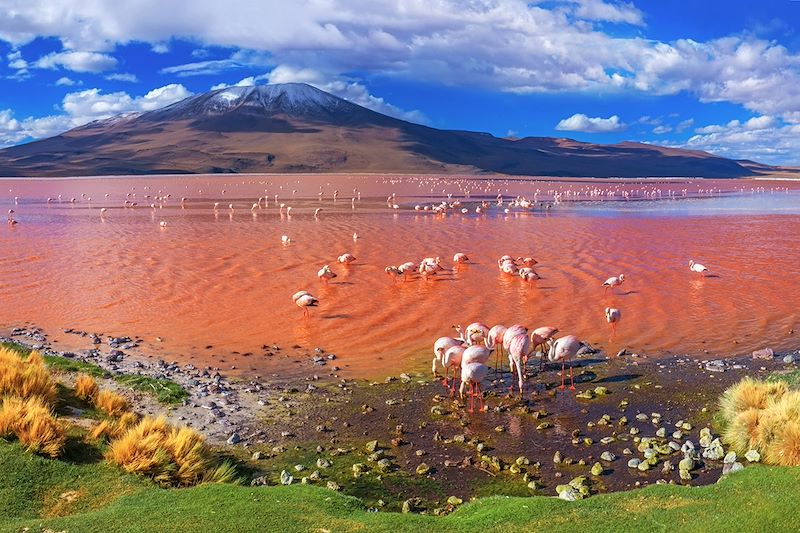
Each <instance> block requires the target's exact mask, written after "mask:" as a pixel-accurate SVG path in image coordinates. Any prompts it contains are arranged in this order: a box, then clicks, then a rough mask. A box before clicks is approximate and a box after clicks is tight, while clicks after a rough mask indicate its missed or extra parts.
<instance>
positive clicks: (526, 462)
mask: <svg viewBox="0 0 800 533" xmlns="http://www.w3.org/2000/svg"><path fill="white" fill-rule="evenodd" d="M514 462H515V463H517V465H518V466H522V465H529V464H531V461H530V459H528V458H527V457H525V456H521V457H517V460H516V461H514Z"/></svg>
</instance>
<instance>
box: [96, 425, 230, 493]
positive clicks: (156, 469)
mask: <svg viewBox="0 0 800 533" xmlns="http://www.w3.org/2000/svg"><path fill="white" fill-rule="evenodd" d="M106 458H107V459H108V460H109V461H110V462H112V463H114V464H116V465H119V466H120V467H121V468H122V469H123V470H125V471H126V472H130V473H136V474H140V475H144V476H147V477H150V478H152V479H154V480H155V481H156V482H157V483H159V484H161V485H165V486H184V487H185V486H190V485H196V484H198V483H204V482H227V481H231V480H234V478H235V470H234V469H233V467H232V466H230V465H227V466H226V465H225V464H222V465H218V464H217V463H218V461H217V460H216V458H215V456H214V454H213V452H212V451H211V449H210V448H209V447H208V446H207V445H206V444H205V440H204V439H203V437H202V435H200V434H199V433H197V432H196V431H194V430H192V429H189V428H187V427H181V428H176V427H174V426H171V425H170V424H168V423H167V421H166V420H165V419H164V418H163V417H159V418H151V417H145V418H143V419H142V420H141V421H139V423H138V424H136V425H135V426H133V427H131V428H130V429H128V431H126V432H125V433H124V434H123V435H121V436H120V437H118V438H116V439H115V440H113V441H112V442H111V445H110V447H109V450H108V452H107V453H106Z"/></svg>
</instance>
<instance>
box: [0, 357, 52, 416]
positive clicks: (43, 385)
mask: <svg viewBox="0 0 800 533" xmlns="http://www.w3.org/2000/svg"><path fill="white" fill-rule="evenodd" d="M5 396H17V397H19V398H23V399H27V398H31V397H34V396H38V397H39V398H41V399H42V400H43V401H44V402H45V403H47V404H49V405H52V404H53V402H54V401H55V398H56V385H55V382H53V380H52V378H51V377H50V372H48V371H47V368H45V365H44V360H43V359H42V356H41V355H40V354H39V353H38V352H32V353H31V354H30V355H29V356H28V357H27V358H25V359H22V358H21V357H20V356H19V355H18V354H17V353H16V352H14V351H13V350H9V349H8V348H0V397H5Z"/></svg>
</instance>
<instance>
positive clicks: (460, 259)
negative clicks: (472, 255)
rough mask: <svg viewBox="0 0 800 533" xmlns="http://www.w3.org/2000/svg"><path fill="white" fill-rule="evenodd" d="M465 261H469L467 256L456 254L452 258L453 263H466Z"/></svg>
mask: <svg viewBox="0 0 800 533" xmlns="http://www.w3.org/2000/svg"><path fill="white" fill-rule="evenodd" d="M467 261H469V257H467V254H462V253H457V254H456V255H454V256H453V263H466V262H467Z"/></svg>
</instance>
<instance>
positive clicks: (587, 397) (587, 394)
mask: <svg viewBox="0 0 800 533" xmlns="http://www.w3.org/2000/svg"><path fill="white" fill-rule="evenodd" d="M575 397H576V398H579V399H581V400H591V399H593V398H594V393H593V392H592V391H590V390H585V391H583V392H579V393H578V394H576V395H575Z"/></svg>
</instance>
